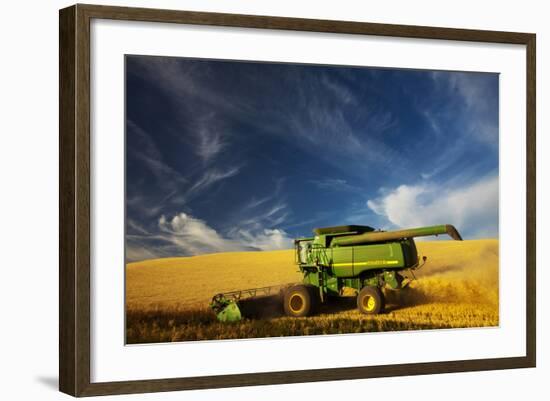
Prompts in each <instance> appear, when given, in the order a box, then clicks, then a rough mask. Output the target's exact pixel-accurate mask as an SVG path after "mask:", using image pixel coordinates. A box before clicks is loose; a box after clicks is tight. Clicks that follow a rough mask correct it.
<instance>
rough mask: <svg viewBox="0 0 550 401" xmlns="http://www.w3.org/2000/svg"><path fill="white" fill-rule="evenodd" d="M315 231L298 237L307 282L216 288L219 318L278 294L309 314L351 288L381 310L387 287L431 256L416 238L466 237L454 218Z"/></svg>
mask: <svg viewBox="0 0 550 401" xmlns="http://www.w3.org/2000/svg"><path fill="white" fill-rule="evenodd" d="M314 234H315V235H314V236H313V237H307V238H298V239H295V240H294V246H295V262H296V264H297V265H298V266H299V268H300V271H301V272H302V274H303V279H302V283H298V284H288V285H283V286H274V287H262V288H252V289H247V290H240V291H233V292H227V293H221V294H217V295H215V296H214V298H212V302H211V304H210V306H211V308H212V309H213V310H214V312H215V313H216V315H217V317H218V320H220V321H223V322H231V321H238V320H240V319H241V311H240V309H239V302H240V301H241V300H243V299H250V298H255V297H259V296H266V295H277V294H278V295H280V296H281V299H282V301H283V309H284V311H285V313H286V314H287V315H288V316H292V317H304V316H308V315H310V314H312V313H314V311H315V309H316V308H317V307H318V306H319V304H321V303H325V302H327V301H328V299H329V298H330V297H333V296H334V297H339V296H349V294H350V292H351V293H352V294H356V296H357V308H358V309H359V310H360V311H361V312H362V313H365V314H378V313H380V312H382V311H383V310H384V306H385V299H384V293H383V292H382V289H384V288H389V289H392V290H400V289H403V288H406V287H407V286H408V285H409V283H410V282H411V280H413V279H414V273H413V271H414V270H415V269H418V268H419V267H420V266H422V264H423V263H424V262H425V261H426V256H424V257H421V258H419V256H418V252H417V249H416V244H415V242H414V238H416V237H424V236H432V235H440V234H447V235H449V236H450V237H451V238H453V239H454V240H459V241H461V240H462V237H461V236H460V234H459V233H458V231H457V230H456V228H455V227H454V226H452V225H450V224H444V225H439V226H430V227H419V228H411V229H405V230H396V231H379V230H375V229H374V228H372V227H369V226H359V225H346V226H336V227H325V228H317V229H315V230H314ZM406 272H410V275H407V274H406Z"/></svg>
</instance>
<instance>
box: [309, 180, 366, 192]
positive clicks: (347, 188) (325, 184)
mask: <svg viewBox="0 0 550 401" xmlns="http://www.w3.org/2000/svg"><path fill="white" fill-rule="evenodd" d="M309 182H310V183H312V184H313V185H315V186H316V187H317V188H319V189H322V190H330V191H337V192H357V191H360V190H361V189H360V188H358V187H355V186H353V185H350V184H349V183H348V182H347V181H346V180H344V179H341V178H324V179H321V180H309Z"/></svg>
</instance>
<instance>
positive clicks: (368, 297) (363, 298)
mask: <svg viewBox="0 0 550 401" xmlns="http://www.w3.org/2000/svg"><path fill="white" fill-rule="evenodd" d="M357 308H358V309H359V311H360V312H361V313H364V314H366V315H376V314H378V313H381V312H383V311H384V294H382V291H381V290H380V288H378V287H371V286H367V287H363V289H362V290H361V291H360V292H359V295H357Z"/></svg>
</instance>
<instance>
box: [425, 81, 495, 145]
mask: <svg viewBox="0 0 550 401" xmlns="http://www.w3.org/2000/svg"><path fill="white" fill-rule="evenodd" d="M431 77H432V79H433V81H434V83H435V84H436V88H437V89H438V90H439V91H442V92H444V93H445V92H446V93H447V95H448V96H449V94H458V98H456V97H455V99H454V101H453V102H446V103H445V104H446V107H447V108H450V110H443V111H442V113H444V114H445V115H447V116H449V115H450V116H453V118H455V119H457V118H460V119H461V120H462V122H463V124H464V127H465V130H466V133H467V134H468V135H469V136H470V137H471V138H474V139H477V140H478V141H481V142H484V143H486V144H488V145H491V146H494V147H498V131H499V128H498V118H496V117H497V116H498V92H497V93H495V86H494V84H493V82H491V80H488V79H487V77H488V74H483V73H453V74H450V73H445V72H439V71H434V72H432V73H431ZM496 89H497V90H498V87H497V88H496ZM427 117H428V120H429V121H430V123H431V124H432V125H433V126H435V127H438V126H439V122H438V120H437V119H436V118H435V117H436V116H434V115H433V114H430V113H428V114H427Z"/></svg>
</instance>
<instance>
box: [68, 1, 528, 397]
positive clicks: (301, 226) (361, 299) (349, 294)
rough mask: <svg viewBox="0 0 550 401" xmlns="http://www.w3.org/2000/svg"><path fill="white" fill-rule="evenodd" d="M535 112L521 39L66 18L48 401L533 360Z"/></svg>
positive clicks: (101, 11)
mask: <svg viewBox="0 0 550 401" xmlns="http://www.w3.org/2000/svg"><path fill="white" fill-rule="evenodd" d="M535 112H536V108H535V35H534V34H529V33H512V32H494V31H479V30H464V29H450V28H435V27H419V26H403V25H386V24H371V23H362V22H361V23H360V22H348V21H326V20H309V19H296V18H283V17H266V16H251V15H232V14H218V13H201V12H188V11H170V10H153V9H137V8H123V7H106V6H94V5H75V6H72V7H69V8H66V9H63V10H61V11H60V390H61V391H63V392H65V393H68V394H71V395H74V396H90V395H103V394H121V393H138V392H153V391H170V390H185V389H199V388H216V387H231V386H247V385H261V384H278V383H295V382H310V381H323V380H341V379H358V378H374V377H385V376H386V377H387V376H398V375H413V374H430V373H442V372H460V371H476V370H489V369H509V368H525V367H534V366H535V360H536V357H535V355H536V348H535V344H536V338H535V331H536V330H535V327H536V314H535V298H536V297H535V287H536V277H535V243H536V237H535V206H536V205H535ZM408 343H414V347H403V344H408ZM448 344H453V346H452V347H449V346H448ZM320 350H321V352H320ZM258 355H261V356H262V357H261V358H259V357H258ZM213 361H215V363H213Z"/></svg>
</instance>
